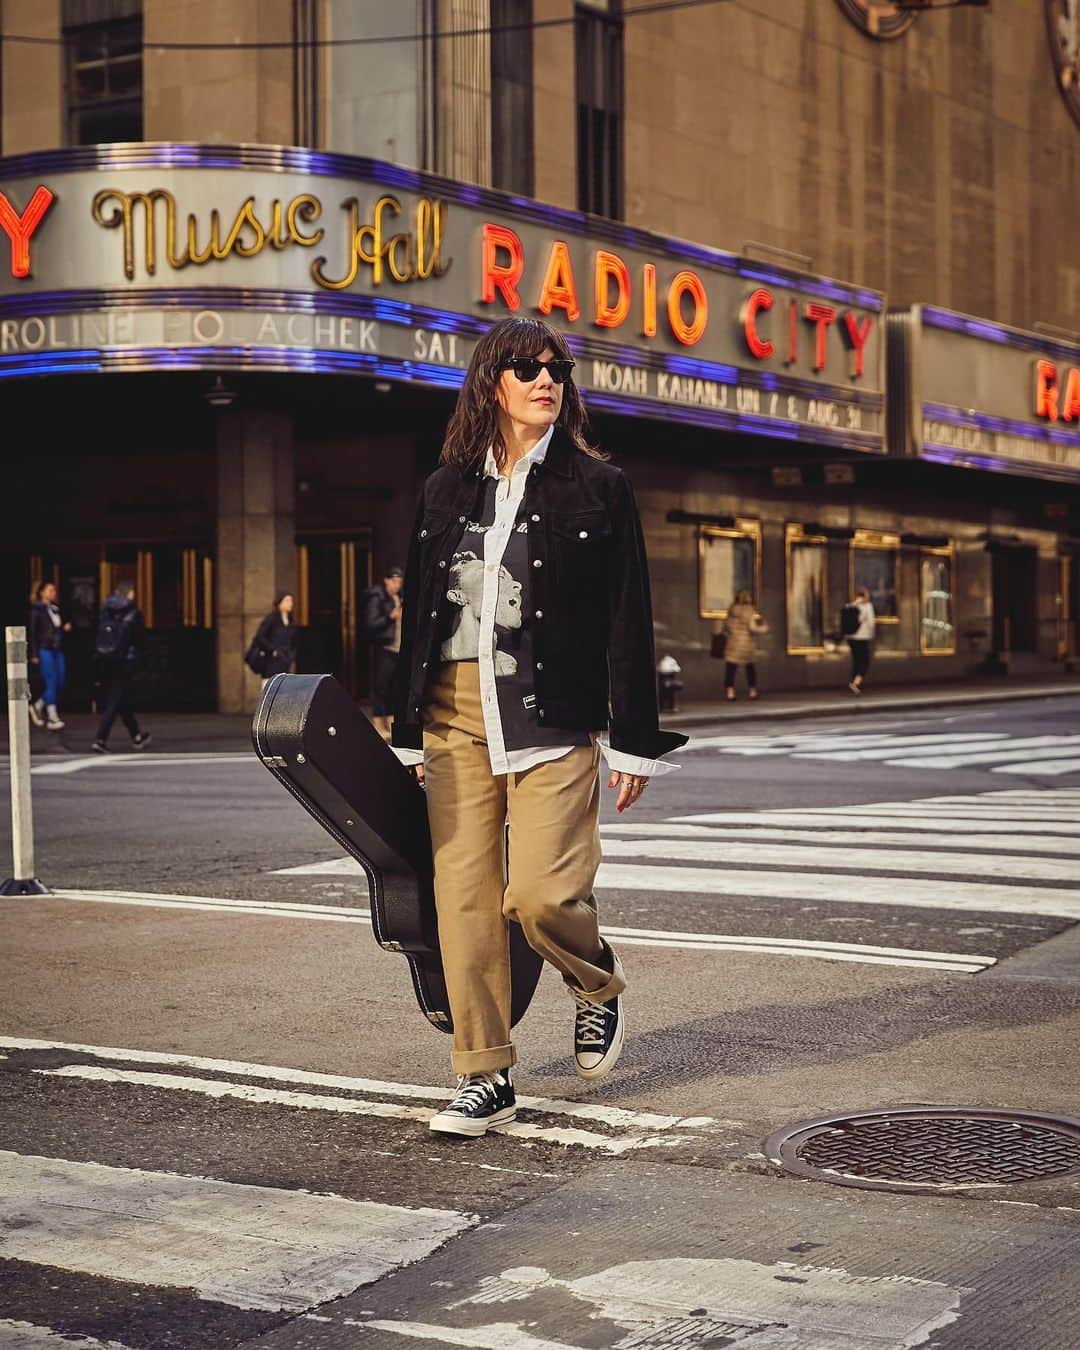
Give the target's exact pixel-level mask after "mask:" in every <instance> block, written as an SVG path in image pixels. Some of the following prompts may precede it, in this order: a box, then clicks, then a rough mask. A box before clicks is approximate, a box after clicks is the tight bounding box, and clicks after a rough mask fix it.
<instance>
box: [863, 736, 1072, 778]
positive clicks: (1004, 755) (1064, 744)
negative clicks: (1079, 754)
mask: <svg viewBox="0 0 1080 1350" xmlns="http://www.w3.org/2000/svg"><path fill="white" fill-rule="evenodd" d="M1047 741H1048V744H1046V745H1043V746H1037V745H1033V746H1031V747H1029V748H1027V749H1023V750H1000V751H998V752H996V753H993V752H991V751H979V752H972V753H971V754H963V755H957V754H951V753H950V754H944V755H924V756H921V757H919V758H918V759H912V758H911V757H910V756H907V755H903V756H900V755H898V756H897V757H896V758H895V759H890V760H889V761H888V762H889V763H890V764H893V765H897V766H898V767H900V768H909V769H963V768H970V767H974V768H979V767H980V766H981V765H985V764H1008V763H1012V762H1014V761H1020V762H1022V763H1023V764H1038V763H1039V762H1040V761H1043V760H1052V759H1058V760H1060V758H1061V755H1062V752H1063V751H1065V752H1066V753H1068V754H1074V753H1075V752H1076V742H1077V741H1080V737H1075V738H1074V737H1068V738H1058V737H1054V736H1050V737H1047ZM1019 771H1020V770H1018V772H1019Z"/></svg>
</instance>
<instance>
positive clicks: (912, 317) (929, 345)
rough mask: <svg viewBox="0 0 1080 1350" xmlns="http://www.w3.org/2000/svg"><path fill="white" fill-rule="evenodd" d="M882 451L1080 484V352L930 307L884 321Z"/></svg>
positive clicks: (1072, 346) (1065, 344)
mask: <svg viewBox="0 0 1080 1350" xmlns="http://www.w3.org/2000/svg"><path fill="white" fill-rule="evenodd" d="M888 328H889V349H890V362H891V363H893V364H892V368H893V369H894V370H897V371H902V373H903V380H904V384H905V387H906V391H907V394H908V398H907V400H906V401H905V400H904V399H902V398H900V397H896V396H895V395H894V398H893V401H892V404H891V406H890V416H889V420H890V424H891V427H890V443H891V445H892V446H893V447H894V449H896V450H897V451H898V452H900V453H903V454H910V455H917V456H919V457H920V458H922V459H929V460H936V461H938V462H940V463H946V464H957V465H961V466H966V467H974V468H981V469H998V470H1002V471H1006V472H1009V473H1019V474H1025V475H1029V476H1034V477H1039V478H1058V479H1062V480H1066V479H1067V480H1071V481H1075V480H1080V344H1074V343H1069V342H1062V341H1058V340H1055V339H1052V338H1049V337H1044V336H1043V335H1042V334H1040V333H1027V332H1023V331H1021V330H1020V329H1016V328H1006V327H1004V326H1003V325H1001V324H993V323H988V322H986V321H984V320H981V319H973V318H969V317H968V316H967V315H964V314H954V313H952V312H951V311H949V310H943V309H937V308H935V307H933V306H930V305H916V306H914V307H913V308H912V309H911V310H910V311H904V312H902V313H896V314H890V315H889V319H888Z"/></svg>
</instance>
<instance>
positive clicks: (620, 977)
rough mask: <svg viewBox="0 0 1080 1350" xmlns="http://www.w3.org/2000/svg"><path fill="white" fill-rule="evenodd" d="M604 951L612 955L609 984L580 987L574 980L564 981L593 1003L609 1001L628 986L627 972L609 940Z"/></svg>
mask: <svg viewBox="0 0 1080 1350" xmlns="http://www.w3.org/2000/svg"><path fill="white" fill-rule="evenodd" d="M604 951H605V952H607V953H608V954H609V955H610V956H611V979H610V980H608V982H607V984H604V985H601V987H600V988H599V989H579V988H578V986H577V985H576V984H574V983H573V982H572V981H570V980H566V981H564V983H565V984H566V987H567V988H568V989H572V990H573V992H574V993H575V994H581V995H582V997H583V998H587V999H589V1000H590V1001H591V1002H593V1003H607V1002H608V1000H609V999H613V998H615V997H616V995H618V994H621V993H622V992H623V990H624V989H625V988H626V974H625V972H624V971H623V968H622V962H621V961H620V960H619V958H618V957H617V956H616V955H615V952H614V949H613V948H612V947H611V946H610V945H609V944H608V943H607V942H605V943H604Z"/></svg>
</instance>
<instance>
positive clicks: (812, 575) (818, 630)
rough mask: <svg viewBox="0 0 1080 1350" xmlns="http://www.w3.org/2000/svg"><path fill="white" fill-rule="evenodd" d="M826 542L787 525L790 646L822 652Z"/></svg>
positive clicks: (788, 640)
mask: <svg viewBox="0 0 1080 1350" xmlns="http://www.w3.org/2000/svg"><path fill="white" fill-rule="evenodd" d="M826 561H827V555H826V544H825V540H824V539H823V538H821V537H819V536H817V535H806V534H804V533H803V531H802V529H801V528H800V527H799V526H798V525H789V526H788V528H787V649H788V651H789V652H805V651H820V650H821V649H822V647H823V646H824V642H825V612H824V611H825V577H826Z"/></svg>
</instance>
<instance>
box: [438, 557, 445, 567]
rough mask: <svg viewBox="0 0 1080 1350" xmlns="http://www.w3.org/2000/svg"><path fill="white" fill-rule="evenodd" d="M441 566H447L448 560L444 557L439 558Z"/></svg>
mask: <svg viewBox="0 0 1080 1350" xmlns="http://www.w3.org/2000/svg"><path fill="white" fill-rule="evenodd" d="M439 566H440V567H445V566H446V560H445V559H443V558H440V559H439Z"/></svg>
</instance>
